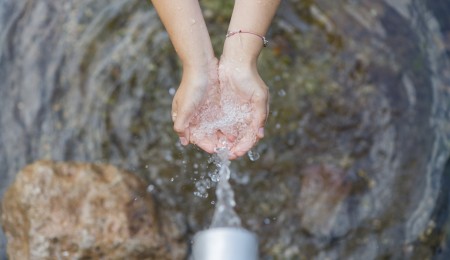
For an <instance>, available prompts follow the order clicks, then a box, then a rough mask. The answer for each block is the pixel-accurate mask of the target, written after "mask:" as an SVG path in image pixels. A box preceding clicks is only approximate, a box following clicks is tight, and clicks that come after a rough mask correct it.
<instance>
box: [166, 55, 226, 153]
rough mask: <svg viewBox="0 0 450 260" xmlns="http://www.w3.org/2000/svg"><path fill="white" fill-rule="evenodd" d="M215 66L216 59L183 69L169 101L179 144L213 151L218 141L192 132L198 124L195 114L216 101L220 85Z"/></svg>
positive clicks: (216, 64) (212, 137)
mask: <svg viewBox="0 0 450 260" xmlns="http://www.w3.org/2000/svg"><path fill="white" fill-rule="evenodd" d="M217 69H218V61H217V59H216V58H213V59H211V60H210V61H209V62H208V63H207V64H206V65H204V66H194V67H190V66H186V67H185V68H183V76H182V79H181V83H180V86H179V88H178V90H177V92H176V93H175V96H174V98H173V101H172V120H173V122H174V126H173V128H174V130H175V132H176V133H177V134H178V136H179V137H180V142H181V144H182V145H188V144H189V143H190V142H191V143H194V144H196V145H197V146H199V147H200V148H202V149H203V150H205V151H206V152H208V153H214V151H215V147H216V143H217V140H216V139H215V138H214V136H210V137H209V138H201V139H199V138H195V136H193V133H195V129H196V128H198V125H199V118H198V116H196V114H198V113H199V111H201V110H204V108H205V107H210V106H211V104H215V103H217V102H215V100H217V90H218V85H219V79H218V74H217ZM193 129H194V130H193Z"/></svg>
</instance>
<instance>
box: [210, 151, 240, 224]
mask: <svg viewBox="0 0 450 260" xmlns="http://www.w3.org/2000/svg"><path fill="white" fill-rule="evenodd" d="M228 153H229V151H228V149H226V148H222V149H220V150H219V151H218V153H217V157H218V158H217V159H216V160H217V163H218V167H219V182H218V183H217V188H216V203H215V207H216V209H215V211H214V216H213V219H212V223H211V228H218V227H241V219H240V218H239V216H238V215H237V214H236V212H235V211H234V207H235V206H236V201H235V200H234V192H233V189H232V188H231V186H230V183H229V181H228V180H229V179H230V176H231V172H230V168H229V167H230V161H229V160H228Z"/></svg>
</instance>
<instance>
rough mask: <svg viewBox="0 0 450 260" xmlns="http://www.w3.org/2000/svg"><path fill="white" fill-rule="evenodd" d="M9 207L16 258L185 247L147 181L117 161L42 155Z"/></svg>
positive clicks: (151, 252) (147, 255) (155, 255)
mask: <svg viewBox="0 0 450 260" xmlns="http://www.w3.org/2000/svg"><path fill="white" fill-rule="evenodd" d="M2 206H3V210H2V212H3V214H2V216H1V217H2V218H1V220H2V225H3V228H4V230H5V233H6V235H7V238H8V245H7V252H8V256H9V257H10V259H81V258H88V259H182V258H183V257H184V254H185V246H184V245H183V244H181V243H178V238H177V237H176V236H177V235H179V232H178V234H177V232H173V226H172V227H170V225H171V224H170V223H169V224H168V225H165V223H162V222H161V221H159V218H158V215H157V212H156V210H155V203H154V201H153V199H152V197H151V195H150V194H148V193H147V192H146V186H145V185H144V184H143V181H142V180H141V179H140V178H138V177H136V176H134V175H133V174H130V173H127V172H124V171H120V170H119V169H117V168H115V167H113V166H110V165H99V164H81V163H54V162H50V161H38V162H36V163H33V164H31V165H29V166H27V167H25V168H24V169H23V170H22V171H20V172H19V173H18V175H17V177H16V180H15V182H14V183H13V184H12V185H11V186H10V188H9V189H8V190H7V191H6V193H5V196H4V198H3V205H2ZM170 229H172V230H170ZM169 230H170V232H169ZM166 232H168V233H170V234H168V235H167V236H166V234H165V233H166Z"/></svg>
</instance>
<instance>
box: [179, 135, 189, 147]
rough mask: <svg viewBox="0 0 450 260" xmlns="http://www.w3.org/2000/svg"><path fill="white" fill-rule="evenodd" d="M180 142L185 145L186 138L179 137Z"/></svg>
mask: <svg viewBox="0 0 450 260" xmlns="http://www.w3.org/2000/svg"><path fill="white" fill-rule="evenodd" d="M180 143H181V144H182V145H187V144H188V140H187V139H186V138H185V137H180Z"/></svg>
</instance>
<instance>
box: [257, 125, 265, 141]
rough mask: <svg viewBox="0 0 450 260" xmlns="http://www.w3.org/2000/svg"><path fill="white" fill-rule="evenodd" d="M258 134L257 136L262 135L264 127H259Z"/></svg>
mask: <svg viewBox="0 0 450 260" xmlns="http://www.w3.org/2000/svg"><path fill="white" fill-rule="evenodd" d="M258 136H259V137H261V138H262V137H264V128H263V127H261V128H260V129H259V130H258Z"/></svg>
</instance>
